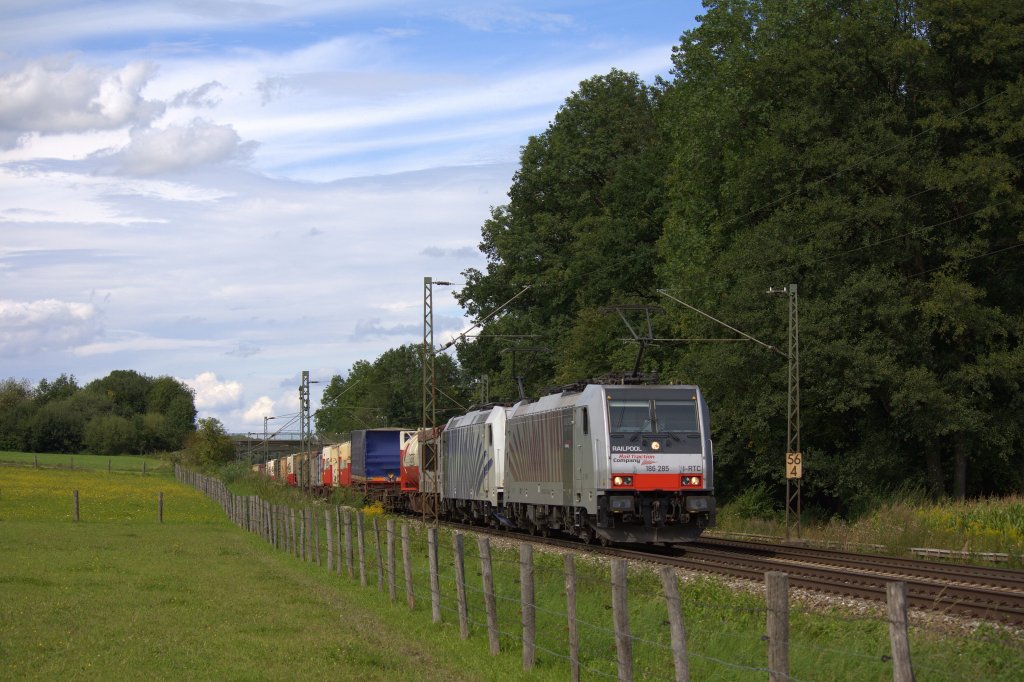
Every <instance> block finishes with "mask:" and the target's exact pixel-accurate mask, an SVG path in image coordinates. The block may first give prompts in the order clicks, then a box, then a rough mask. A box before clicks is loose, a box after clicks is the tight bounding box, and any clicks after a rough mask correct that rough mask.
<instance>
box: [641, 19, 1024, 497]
mask: <svg viewBox="0 0 1024 682" xmlns="http://www.w3.org/2000/svg"><path fill="white" fill-rule="evenodd" d="M1022 19H1024V7H1022V6H1021V5H1020V3H1015V2H981V1H971V2H958V3H951V2H948V1H947V0H916V1H914V2H910V1H907V2H902V1H897V2H892V1H886V2H882V1H880V0H858V1H855V2H848V3H842V6H837V5H836V4H835V3H832V2H826V1H825V0H820V1H814V2H804V3H790V2H783V1H781V0H727V1H723V2H711V3H708V4H707V13H706V15H705V16H704V17H703V18H702V23H701V25H700V26H699V27H698V28H696V29H694V30H692V31H689V32H687V33H686V34H684V35H683V37H682V41H681V44H680V45H679V47H678V48H677V49H676V50H675V53H674V59H673V62H674V76H675V78H674V81H673V83H672V87H671V88H670V89H669V91H668V92H667V93H666V95H665V97H664V101H663V113H664V115H665V116H666V117H667V119H666V120H670V121H671V125H672V127H673V144H672V146H673V150H674V160H673V163H672V171H671V176H670V178H671V180H670V182H669V183H668V186H669V187H670V188H671V192H670V194H669V197H668V198H669V212H668V218H667V220H666V225H665V231H664V235H663V237H662V239H661V243H660V249H661V257H662V262H663V264H662V265H661V266H660V268H659V273H660V275H661V277H662V279H663V281H664V282H665V284H666V286H668V287H669V288H675V289H676V290H677V292H678V291H685V298H686V299H687V300H688V302H690V303H692V304H694V305H697V306H698V307H701V308H703V309H705V310H708V311H711V312H713V313H714V314H716V316H718V317H720V318H721V319H725V320H728V321H729V322H730V324H733V325H735V326H737V327H739V328H742V329H744V330H745V331H747V332H749V333H752V334H754V335H755V336H758V337H759V338H764V339H768V340H771V341H775V342H776V343H777V345H780V346H783V345H784V339H785V319H786V315H785V309H784V307H783V305H784V304H783V303H782V302H781V301H779V300H770V299H769V298H768V297H767V296H766V295H765V294H764V293H763V292H764V291H765V290H766V289H767V288H768V287H769V286H771V285H778V284H788V283H790V282H795V283H798V284H799V286H800V293H801V297H800V313H801V317H800V332H801V347H802V355H801V363H802V370H803V375H802V380H803V381H802V383H803V385H802V393H803V402H804V405H805V409H804V410H803V420H804V423H803V427H804V428H803V430H804V434H805V436H804V444H805V447H804V449H805V450H806V451H808V456H807V457H806V458H805V466H806V469H805V470H806V471H808V481H807V483H809V484H810V487H809V489H808V490H809V492H810V493H811V494H812V495H813V496H814V498H815V499H817V500H818V501H819V502H820V503H823V504H828V503H829V501H832V503H833V504H835V505H836V506H838V507H840V508H842V507H843V506H844V505H847V504H848V503H849V501H851V500H857V499H864V498H865V497H867V496H870V495H872V494H874V492H875V491H877V490H878V489H879V488H880V487H884V486H886V485H895V484H897V483H899V482H902V481H904V480H906V479H907V478H908V477H910V478H913V479H917V480H921V479H925V480H927V481H928V482H929V484H930V486H931V488H932V490H933V491H934V492H935V493H936V494H941V493H944V492H945V493H953V494H956V495H958V496H962V495H964V494H967V493H970V494H977V493H986V492H1000V491H1006V490H1010V489H1013V488H1014V487H1016V488H1017V489H1020V485H1021V480H1022V479H1021V476H1022V473H1024V461H1022V458H1021V454H1020V453H1021V451H1022V448H1021V444H1022V432H1021V420H1020V419H1019V414H1020V411H1021V408H1022V403H1021V399H1020V394H1021V392H1020V388H1021V386H1022V383H1024V372H1022V364H1024V363H1022V360H1021V353H1022V351H1021V345H1020V340H1021V332H1022V329H1024V322H1022V319H1024V318H1022V305H1021V299H1020V296H1019V293H1014V292H1019V291H1020V290H1021V287H1022V285H1024V272H1022V270H1021V269H1020V267H1019V265H1017V263H1018V262H1019V255H1016V256H1015V255H1014V253H1015V252H1013V251H1012V249H1014V248H1016V247H1019V246H1020V244H1021V241H1022V237H1024V233H1022V231H1021V227H1020V225H1021V220H1020V218H1021V213H1022V211H1024V197H1022V194H1021V176H1020V171H1019V168H1020V165H1019V158H1020V157H1021V155H1022V154H1024V125H1022V124H1021V120H1022V113H1024V77H1022V74H1024V49H1022V47H1024V32H1022V31H1021V26H1022V25H1024V22H1022ZM1011 27H1012V28H1011ZM1016 253H1017V254H1019V252H1016ZM675 332H676V333H678V334H680V335H689V336H701V335H709V336H710V335H716V336H720V335H722V330H721V329H720V328H716V327H714V326H713V325H711V324H710V323H707V322H706V321H705V320H703V319H702V318H695V317H694V316H693V315H692V314H689V313H685V312H683V311H680V312H679V313H678V315H677V323H676V329H675ZM785 371H786V370H785V363H784V362H779V361H778V358H775V357H772V356H770V355H766V354H764V353H762V352H759V351H756V350H754V349H753V348H747V349H741V348H737V347H736V346H733V345H708V346H694V347H690V348H688V349H686V350H685V352H683V353H680V354H679V356H678V357H676V358H675V359H674V360H673V372H674V374H675V376H676V377H678V378H684V377H690V378H695V379H696V380H697V381H698V382H699V383H701V384H702V385H703V386H704V387H705V389H706V391H707V393H708V394H709V396H710V397H711V399H712V402H713V405H714V406H715V410H714V412H715V418H716V423H717V425H718V429H717V435H718V443H717V446H716V455H717V456H716V461H717V464H718V466H719V476H717V480H718V481H719V482H723V483H724V484H725V486H726V487H727V486H728V485H729V482H730V481H743V482H744V483H743V484H742V485H746V482H749V481H750V480H760V481H764V480H773V481H775V482H776V483H781V474H782V466H781V452H782V447H783V445H784V433H785V414H786V411H785V405H784V403H785V384H786V376H785ZM1014 414H1016V415H1017V416H1014ZM972 462H973V465H971V463H972Z"/></svg>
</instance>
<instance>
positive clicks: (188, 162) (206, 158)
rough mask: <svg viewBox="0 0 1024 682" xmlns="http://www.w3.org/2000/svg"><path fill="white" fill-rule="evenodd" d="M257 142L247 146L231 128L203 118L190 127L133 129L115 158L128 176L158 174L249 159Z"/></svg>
mask: <svg viewBox="0 0 1024 682" xmlns="http://www.w3.org/2000/svg"><path fill="white" fill-rule="evenodd" d="M253 149H255V143H254V142H246V143H243V142H242V140H241V138H240V137H239V136H238V133H236V132H235V129H234V128H232V127H231V126H230V125H217V124H214V123H210V122H209V121H204V120H203V119H201V118H196V119H193V120H192V121H191V122H190V123H188V124H187V125H170V126H168V127H166V128H163V129H153V128H148V129H141V130H133V131H132V137H131V142H130V143H129V144H128V146H127V147H125V148H124V149H122V150H121V151H119V152H117V153H116V154H114V155H113V156H112V157H111V158H112V159H113V160H115V161H116V162H117V163H118V165H120V167H121V168H122V169H123V170H124V171H127V172H128V173H131V174H136V175H154V174H156V173H165V172H168V171H181V170H186V169H188V168H194V167H197V166H204V165H207V164H217V163H221V162H224V161H241V160H245V159H247V158H249V156H250V155H251V154H252V151H253Z"/></svg>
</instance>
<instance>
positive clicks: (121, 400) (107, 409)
mask: <svg viewBox="0 0 1024 682" xmlns="http://www.w3.org/2000/svg"><path fill="white" fill-rule="evenodd" d="M195 420H196V408H195V396H194V394H193V391H192V389H191V388H189V387H188V386H187V385H185V384H184V383H182V382H180V381H178V380H177V379H174V378H173V377H169V376H161V377H149V376H146V375H144V374H140V373H138V372H135V371H133V370H115V371H113V372H111V373H110V374H108V375H107V376H105V377H103V378H102V379H96V380H95V381H91V382H89V383H88V384H86V385H85V386H79V385H78V381H77V380H76V379H75V376H74V375H73V374H70V375H69V374H61V375H60V376H59V377H57V378H56V379H53V380H48V379H42V380H40V381H39V383H38V384H37V385H36V386H34V387H33V386H32V385H31V384H29V382H28V381H26V380H16V379H10V378H9V379H5V380H4V381H2V382H0V449H2V450H17V451H24V452H64V453H77V452H87V453H92V454H99V455H120V454H148V453H154V452H168V451H173V450H179V449H181V448H182V447H184V445H185V443H186V440H187V439H188V437H189V436H190V435H192V434H193V433H194V432H195V430H196V424H195Z"/></svg>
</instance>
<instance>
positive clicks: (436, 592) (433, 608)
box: [427, 528, 441, 623]
mask: <svg viewBox="0 0 1024 682" xmlns="http://www.w3.org/2000/svg"><path fill="white" fill-rule="evenodd" d="M427 556H428V558H429V564H430V614H431V617H432V618H433V619H434V622H435V623H440V622H441V579H440V577H439V576H438V573H437V528H428V529H427Z"/></svg>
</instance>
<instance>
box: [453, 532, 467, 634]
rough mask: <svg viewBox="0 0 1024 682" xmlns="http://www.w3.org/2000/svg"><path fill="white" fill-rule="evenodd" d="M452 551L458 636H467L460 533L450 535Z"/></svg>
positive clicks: (464, 566)
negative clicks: (457, 611) (457, 607)
mask: <svg viewBox="0 0 1024 682" xmlns="http://www.w3.org/2000/svg"><path fill="white" fill-rule="evenodd" d="M452 553H453V554H454V559H455V594H456V597H457V599H458V606H459V636H460V637H462V639H468V638H469V613H468V611H467V609H466V563H465V560H464V557H463V553H462V534H461V533H455V534H453V535H452Z"/></svg>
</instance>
